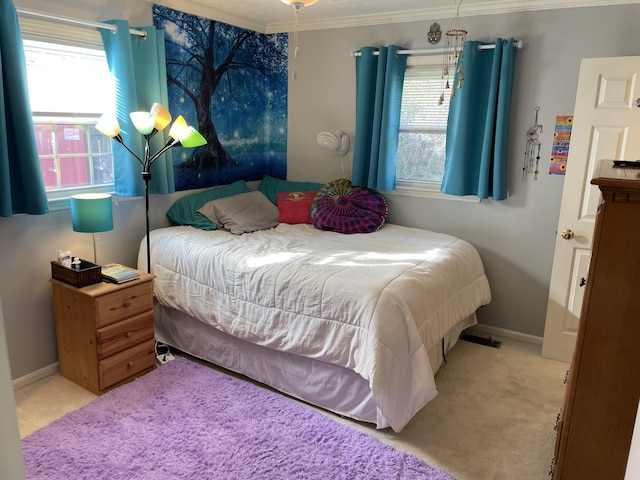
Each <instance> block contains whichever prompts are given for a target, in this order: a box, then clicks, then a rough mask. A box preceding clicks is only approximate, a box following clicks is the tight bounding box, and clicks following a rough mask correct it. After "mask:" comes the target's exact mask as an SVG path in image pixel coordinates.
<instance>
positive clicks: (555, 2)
mask: <svg viewBox="0 0 640 480" xmlns="http://www.w3.org/2000/svg"><path fill="white" fill-rule="evenodd" d="M147 1H148V2H152V3H156V4H158V5H163V6H166V7H170V8H173V9H175V10H180V11H183V12H187V13H192V14H194V15H198V16H201V17H205V18H211V19H214V20H220V21H222V22H225V23H229V24H231V25H236V26H238V27H242V28H248V29H251V30H255V31H257V32H262V33H279V32H289V31H292V30H293V7H291V6H289V5H285V4H284V3H282V1H281V0H147ZM630 3H640V0H563V1H559V0H457V1H456V0H318V3H316V4H315V5H311V6H308V7H302V9H301V10H300V13H299V22H298V30H301V31H302V30H320V29H326V28H340V27H354V26H362V25H380V24H386V23H402V22H409V21H423V20H424V21H435V20H440V19H447V18H448V19H450V18H453V17H454V16H455V13H456V8H457V5H458V4H460V16H461V17H463V18H464V17H465V16H466V17H469V16H475V15H489V14H499V13H510V12H524V11H532V10H550V9H557V8H576V7H589V6H603V5H621V4H630ZM445 27H446V26H445Z"/></svg>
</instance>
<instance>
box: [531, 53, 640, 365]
mask: <svg viewBox="0 0 640 480" xmlns="http://www.w3.org/2000/svg"><path fill="white" fill-rule="evenodd" d="M638 78H640V57H612V58H589V59H584V60H583V61H582V64H581V67H580V76H579V79H578V90H577V94H576V105H575V111H574V118H573V127H572V132H571V144H570V146H569V157H568V160H567V172H566V176H565V180H564V190H563V193H562V205H561V207H560V218H559V221H558V232H557V239H556V247H555V254H554V258H553V269H552V273H551V285H550V288H549V302H548V304H547V318H546V324H545V332H544V341H543V345H542V355H543V356H545V357H548V358H554V359H556V360H563V361H566V362H570V361H571V358H572V356H573V350H574V347H575V340H576V334H577V328H578V323H579V318H580V310H581V308H582V295H583V294H582V290H583V288H582V287H580V281H581V279H582V278H585V279H586V275H587V271H588V266H589V258H590V254H591V242H592V236H593V227H594V221H595V215H596V211H597V209H598V204H599V203H600V192H599V190H598V188H597V187H594V186H593V185H591V184H590V181H591V178H592V177H593V171H594V168H595V166H596V164H597V162H598V161H600V160H605V159H616V160H636V159H638V158H640V109H638V107H636V105H635V99H637V98H638V97H640V91H638V88H639V86H638ZM564 230H571V231H572V232H573V236H570V235H569V238H567V239H564V238H563V237H562V232H563V231H564ZM586 280H587V281H588V279H586Z"/></svg>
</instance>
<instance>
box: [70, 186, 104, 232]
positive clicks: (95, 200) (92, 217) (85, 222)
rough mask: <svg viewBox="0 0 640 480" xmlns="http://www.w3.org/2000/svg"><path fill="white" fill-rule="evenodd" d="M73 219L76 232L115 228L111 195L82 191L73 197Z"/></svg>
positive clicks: (102, 230)
mask: <svg viewBox="0 0 640 480" xmlns="http://www.w3.org/2000/svg"><path fill="white" fill-rule="evenodd" d="M71 220H72V221H73V230H74V231H76V232H87V233H95V232H106V231H108V230H113V212H112V208H111V195H109V194H108V193H81V194H78V195H73V196H72V197H71Z"/></svg>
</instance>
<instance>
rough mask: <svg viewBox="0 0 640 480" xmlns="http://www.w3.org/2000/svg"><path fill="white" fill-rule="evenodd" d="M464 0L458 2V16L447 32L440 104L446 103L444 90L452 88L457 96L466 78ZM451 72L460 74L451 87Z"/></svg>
mask: <svg viewBox="0 0 640 480" xmlns="http://www.w3.org/2000/svg"><path fill="white" fill-rule="evenodd" d="M461 4H462V0H460V3H458V4H457V8H456V16H455V17H454V18H453V20H452V22H451V25H450V26H449V29H448V30H447V31H446V32H444V33H445V46H444V54H443V56H442V85H443V88H442V94H441V95H440V100H439V101H438V104H439V105H442V103H444V91H445V90H448V89H449V88H451V94H450V96H451V97H455V95H456V94H455V89H456V88H458V89H460V88H462V81H463V80H464V71H463V69H464V43H465V42H466V40H467V31H466V30H465V29H464V26H463V25H462V19H461V18H460V5H461ZM450 72H454V73H455V74H457V75H458V82H457V84H455V87H454V88H452V87H451V82H450V81H449V75H450Z"/></svg>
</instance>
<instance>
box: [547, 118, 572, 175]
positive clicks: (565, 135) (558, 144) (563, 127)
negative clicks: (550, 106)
mask: <svg viewBox="0 0 640 480" xmlns="http://www.w3.org/2000/svg"><path fill="white" fill-rule="evenodd" d="M572 126H573V115H564V116H562V115H558V116H557V117H556V127H555V130H554V131H553V144H552V145H551V164H550V166H549V174H550V175H564V174H565V173H566V171H567V158H568V157H569V143H570V141H571V127H572Z"/></svg>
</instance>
